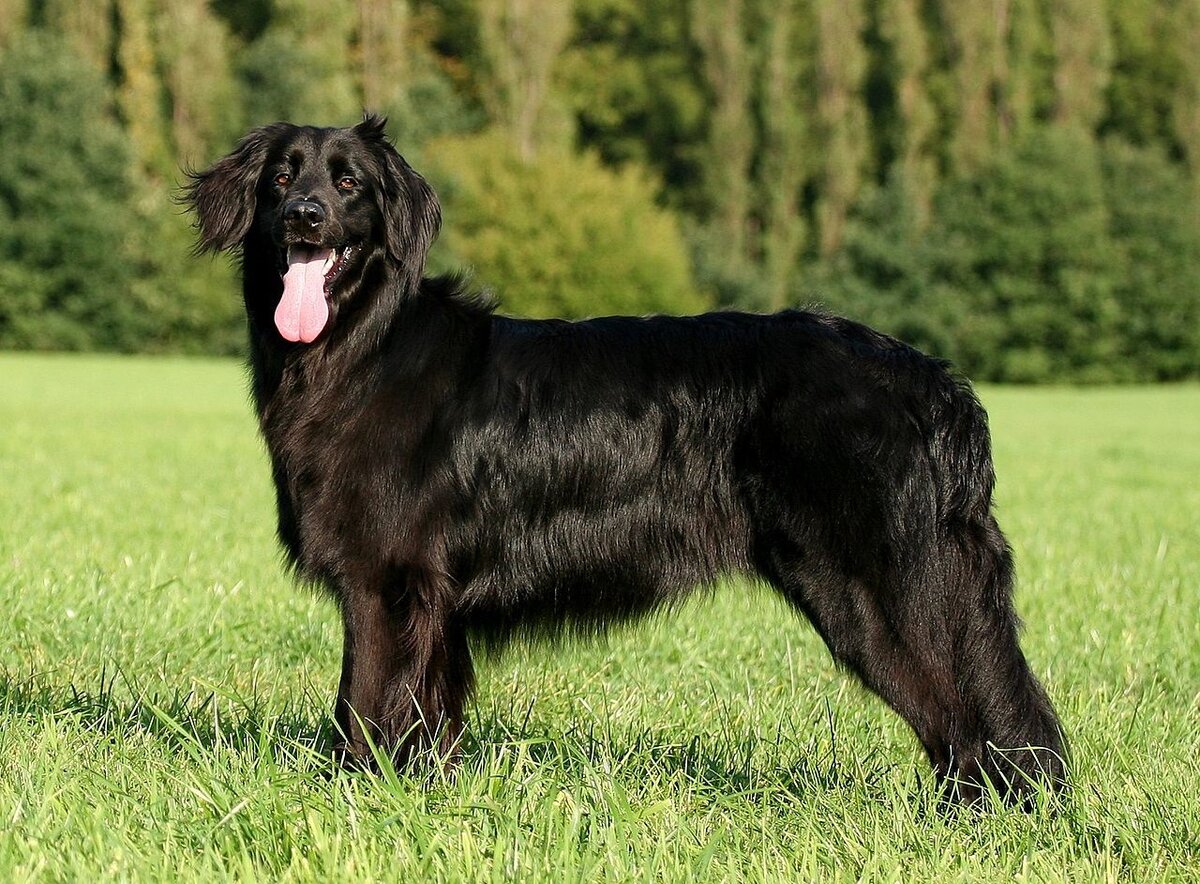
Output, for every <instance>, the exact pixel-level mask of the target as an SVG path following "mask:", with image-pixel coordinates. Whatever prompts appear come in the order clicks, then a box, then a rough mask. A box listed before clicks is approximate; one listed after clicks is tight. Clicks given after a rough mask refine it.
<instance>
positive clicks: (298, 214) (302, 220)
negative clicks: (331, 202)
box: [283, 200, 325, 227]
mask: <svg viewBox="0 0 1200 884" xmlns="http://www.w3.org/2000/svg"><path fill="white" fill-rule="evenodd" d="M283 218H284V220H285V221H288V222H291V223H293V224H306V225H308V226H309V227H316V226H317V225H318V224H320V223H321V222H323V221H324V220H325V209H324V208H322V206H321V204H320V203H318V202H317V201H316V200H292V201H291V202H290V203H288V204H287V205H286V206H285V207H284V209H283Z"/></svg>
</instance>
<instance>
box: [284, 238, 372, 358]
mask: <svg viewBox="0 0 1200 884" xmlns="http://www.w3.org/2000/svg"><path fill="white" fill-rule="evenodd" d="M354 252H355V247H354V246H343V247H342V248H339V249H331V248H326V247H324V246H318V245H313V244H311V243H295V244H293V245H290V246H288V247H287V249H286V251H285V252H284V264H285V267H284V269H283V271H282V273H281V275H282V276H283V296H282V297H281V298H280V299H279V306H278V307H276V308H275V327H276V328H277V329H279V334H281V335H282V336H283V337H284V339H285V340H288V341H296V342H298V343H304V344H311V343H312V342H313V341H315V340H316V339H317V337H318V336H319V335H320V334H321V332H322V331H324V330H325V326H326V325H327V324H328V323H329V299H328V295H329V291H330V289H331V288H332V287H333V284H334V283H335V282H337V280H338V278H339V277H340V276H341V275H342V274H343V273H344V272H345V270H346V267H347V266H348V265H349V263H350V259H351V258H353V257H354Z"/></svg>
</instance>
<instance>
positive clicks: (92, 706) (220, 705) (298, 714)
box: [0, 669, 333, 769]
mask: <svg viewBox="0 0 1200 884" xmlns="http://www.w3.org/2000/svg"><path fill="white" fill-rule="evenodd" d="M311 709H312V706H311V705H310V704H308V703H302V704H289V705H287V706H285V707H284V708H282V709H278V708H268V707H267V704H266V703H265V702H264V701H263V699H262V698H260V697H258V696H254V695H251V696H249V697H247V696H242V695H238V694H234V693H228V692H227V693H220V692H218V691H216V690H213V691H207V692H203V691H197V690H196V689H194V688H190V689H187V690H184V689H182V688H179V689H174V690H172V689H170V688H162V687H158V688H156V689H150V688H146V687H145V686H142V685H139V684H138V683H137V682H135V681H133V680H132V679H129V678H127V677H126V676H125V675H124V673H123V672H121V671H120V670H113V671H109V670H108V669H105V670H102V671H101V673H100V675H99V678H98V681H97V684H96V685H95V686H90V687H89V686H80V685H77V684H75V683H66V684H61V683H54V682H53V681H51V680H50V679H49V678H48V676H47V675H46V674H44V673H34V674H30V675H27V676H23V677H22V676H14V674H13V673H11V672H4V673H0V717H13V718H18V719H21V718H24V719H34V718H44V717H47V716H51V717H54V718H56V719H63V718H66V719H70V720H72V721H73V722H74V723H75V724H76V725H77V726H78V727H80V728H81V729H83V730H86V731H90V732H93V733H100V734H104V735H106V736H108V737H110V738H111V739H112V740H113V741H114V742H123V741H125V740H126V739H128V738H130V737H135V736H148V737H151V738H152V739H154V740H155V741H156V742H158V743H159V744H161V745H163V746H165V747H167V748H168V749H170V750H171V751H177V752H179V753H181V754H185V755H189V756H193V757H199V756H202V755H209V756H212V755H214V754H215V753H216V752H217V751H218V750H219V751H222V752H233V753H237V754H245V755H248V756H249V755H259V756H262V757H268V758H270V759H271V760H272V761H273V762H274V763H275V764H276V765H277V766H280V767H291V768H296V769H310V768H311V769H319V768H321V767H328V766H329V764H330V761H329V759H330V758H331V754H332V753H331V749H332V745H333V738H332V727H331V724H330V722H329V720H328V718H327V717H326V716H316V717H314V716H313V715H312V714H311Z"/></svg>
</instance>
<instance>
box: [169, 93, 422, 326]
mask: <svg viewBox="0 0 1200 884" xmlns="http://www.w3.org/2000/svg"><path fill="white" fill-rule="evenodd" d="M384 124H385V120H383V119H382V118H380V117H377V116H374V115H372V114H367V115H366V116H365V117H364V119H363V121H362V122H361V123H359V124H358V125H357V126H353V127H351V128H348V129H319V128H315V127H312V126H293V125H290V124H288V123H274V124H272V125H270V126H263V127H262V128H259V129H255V130H253V131H252V132H250V133H249V134H248V135H246V137H245V138H243V139H242V140H241V141H240V142H239V143H238V145H237V147H236V148H234V150H233V153H231V154H229V156H227V157H225V158H224V159H221V160H219V161H218V162H216V163H215V164H213V165H212V166H211V167H210V168H208V169H206V170H204V171H203V172H197V173H193V174H191V175H190V178H191V183H190V184H189V185H188V187H187V188H186V190H185V191H184V201H185V203H186V204H187V205H188V206H189V207H190V208H191V210H192V211H193V212H194V213H195V216H196V221H195V223H196V228H197V230H198V233H199V248H200V250H201V251H226V250H238V249H242V250H244V252H245V256H246V260H247V262H249V261H250V260H251V259H252V256H253V260H255V261H264V260H270V259H273V260H274V262H275V266H276V268H277V269H278V271H279V276H280V279H281V281H282V286H281V288H282V293H280V290H279V289H278V288H276V289H275V290H274V291H272V292H269V293H268V292H264V293H263V297H276V296H277V297H278V304H277V305H276V306H275V312H274V318H275V325H276V327H277V328H278V330H279V333H280V335H282V336H283V337H284V338H286V339H287V340H290V341H300V342H303V343H311V342H312V341H314V340H316V338H317V337H318V336H320V334H321V333H322V331H324V329H325V328H326V327H327V326H328V325H329V323H330V322H331V321H332V318H333V317H334V316H336V314H337V313H338V311H339V307H340V306H342V304H343V302H345V301H346V300H348V299H350V298H352V297H353V295H354V293H355V292H356V290H357V288H358V286H357V283H358V281H359V280H360V278H361V276H362V274H363V272H364V270H366V269H367V267H368V266H369V265H370V264H371V263H372V262H376V261H383V262H385V263H386V264H387V265H388V266H389V267H391V269H392V270H393V271H394V273H395V277H396V279H397V281H398V284H399V286H400V288H401V290H402V291H403V292H410V291H413V290H414V289H415V288H416V286H417V285H419V283H420V280H421V275H422V273H423V272H424V269H425V257H426V254H427V253H428V251H429V247H430V246H431V245H432V244H433V240H434V238H435V237H436V236H437V232H438V227H439V226H440V224H441V209H440V207H439V206H438V201H437V197H436V196H435V195H434V193H433V191H432V190H431V189H430V187H429V185H428V184H427V183H426V182H425V179H423V178H422V177H421V176H420V175H418V174H417V173H416V172H414V171H413V170H412V168H411V167H410V166H409V165H408V163H406V162H405V161H404V158H403V157H401V156H400V154H399V153H397V152H396V149H395V148H394V147H392V145H391V144H390V143H389V142H388V140H387V137H386V135H385V134H384Z"/></svg>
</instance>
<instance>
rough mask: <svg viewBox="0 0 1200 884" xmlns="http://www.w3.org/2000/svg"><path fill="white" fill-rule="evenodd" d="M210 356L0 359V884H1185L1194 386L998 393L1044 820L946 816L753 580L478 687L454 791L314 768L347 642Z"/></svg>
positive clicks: (1188, 870)
mask: <svg viewBox="0 0 1200 884" xmlns="http://www.w3.org/2000/svg"><path fill="white" fill-rule="evenodd" d="M245 386H246V385H245V382H244V378H243V375H242V372H241V369H240V368H239V367H238V366H236V365H235V364H233V363H230V362H216V361H213V362H208V361H182V360H178V361H177V360H150V359H123V358H99V357H36V356H15V355H0V477H2V481H3V491H2V492H0V592H2V593H3V605H4V618H3V622H4V624H5V625H4V632H3V636H4V639H3V641H2V642H0V880H4V881H12V880H17V881H20V880H88V881H105V880H127V879H130V878H138V879H159V880H213V879H225V878H237V879H269V880H326V879H333V878H345V879H349V880H368V879H380V880H389V881H401V880H404V881H408V880H422V879H431V880H464V879H465V880H503V881H509V880H531V879H532V880H539V879H540V880H553V881H576V880H578V881H594V880H612V881H630V880H645V881H664V880H668V881H673V880H733V879H751V880H785V879H796V880H812V879H820V880H839V879H841V880H855V879H867V880H901V881H928V880H977V881H989V882H992V881H998V880H1005V879H1009V878H1021V879H1029V880H1039V881H1041V880H1069V881H1091V880H1114V881H1116V880H1122V881H1123V880H1181V881H1183V880H1189V881H1195V880H1197V878H1198V877H1200V773H1198V759H1200V625H1198V623H1200V617H1198V608H1200V517H1198V515H1197V514H1198V513H1200V388H1196V387H1185V388H1164V389H1119V390H1115V389H1101V390H1066V389H1061V390H1060V389H1039V390H1014V389H988V390H985V391H984V394H983V398H984V401H985V404H986V405H987V406H988V408H989V410H990V412H991V414H992V425H993V430H994V434H995V444H996V459H997V466H998V471H999V474H1000V484H999V497H1000V507H1001V509H1000V515H1001V522H1002V524H1003V525H1004V527H1005V528H1006V530H1007V531H1008V532H1009V535H1010V537H1011V539H1012V541H1013V544H1014V546H1015V548H1016V551H1017V556H1018V566H1019V573H1020V582H1019V589H1018V596H1017V603H1018V607H1019V609H1020V611H1021V613H1022V615H1023V616H1024V618H1025V620H1026V622H1027V624H1028V625H1027V628H1026V631H1025V640H1024V641H1025V648H1026V651H1027V653H1028V655H1029V657H1030V658H1031V660H1032V662H1033V665H1034V667H1035V669H1036V670H1037V671H1038V672H1039V673H1041V674H1043V675H1044V678H1045V682H1046V685H1047V688H1048V690H1049V692H1050V694H1051V696H1052V697H1053V698H1054V699H1055V701H1056V703H1057V705H1058V708H1059V711H1060V713H1061V714H1062V717H1063V720H1064V723H1065V725H1066V727H1067V728H1068V732H1069V736H1070V738H1071V739H1072V742H1073V750H1074V768H1075V778H1076V788H1075V790H1074V791H1073V793H1072V794H1071V796H1070V798H1069V799H1068V800H1067V801H1066V803H1065V806H1064V808H1063V810H1062V812H1061V813H1059V814H1058V815H1057V816H1052V815H1050V814H1048V813H1045V812H1044V811H1042V812H1035V813H1033V814H1030V815H1026V814H1021V813H1018V812H997V813H993V814H988V815H978V814H974V813H963V814H959V815H956V816H950V817H947V816H943V815H939V814H938V813H937V812H936V809H935V803H934V800H933V794H932V790H931V784H930V782H929V776H928V774H927V771H926V767H925V763H924V760H923V758H922V757H921V754H920V751H919V748H918V747H917V745H916V742H915V740H914V739H913V738H912V736H911V735H910V733H909V732H908V730H907V728H906V727H905V726H904V725H903V724H902V723H901V722H900V721H899V719H897V718H896V717H895V716H894V715H892V714H891V713H890V712H888V711H887V710H886V709H885V708H884V707H883V706H882V704H881V703H880V702H878V701H877V700H875V699H874V698H873V697H871V696H869V695H867V694H866V693H864V692H863V691H862V690H861V689H859V688H858V687H856V686H855V685H854V684H853V683H851V681H850V680H849V679H847V678H846V677H844V676H842V675H841V674H839V673H838V672H837V671H836V670H835V669H834V667H833V666H832V665H831V664H830V662H829V660H828V657H827V655H826V653H825V652H824V650H823V648H822V646H821V645H820V642H819V641H818V640H817V639H816V638H815V636H814V634H813V632H812V630H811V629H810V628H809V627H808V626H807V625H806V624H805V623H803V622H801V621H800V620H798V619H796V618H795V617H793V616H792V615H791V614H790V613H789V612H788V611H787V610H786V609H784V608H783V607H782V606H781V605H780V604H778V603H777V602H776V601H775V600H774V599H773V598H772V597H771V596H769V595H768V594H767V593H765V592H764V591H762V590H760V589H757V588H754V587H750V586H746V585H743V584H731V585H729V586H725V587H723V588H722V589H721V591H720V592H718V593H717V594H716V596H715V597H714V598H712V599H710V600H703V601H700V602H697V603H696V604H694V605H692V606H690V607H688V608H686V609H685V611H684V613H683V616H681V617H678V618H675V619H672V620H654V621H651V622H649V623H647V624H645V625H643V626H641V627H638V628H637V629H635V630H629V631H621V632H618V633H616V634H614V635H613V636H612V637H611V638H610V639H609V640H607V641H605V642H600V643H583V644H573V645H570V646H569V647H566V648H559V649H557V650H554V651H550V650H547V649H546V648H544V647H532V648H528V649H523V650H518V651H515V652H513V653H510V654H508V655H506V656H504V657H502V658H500V659H499V660H495V661H490V662H486V663H484V665H483V667H482V672H481V676H480V690H479V696H478V701H477V703H476V704H475V706H474V708H473V711H472V714H471V721H470V728H469V736H468V741H467V744H466V748H465V763H464V767H463V768H462V770H461V771H460V773H459V774H458V776H457V777H456V778H455V779H454V780H453V781H435V782H433V783H431V784H421V783H416V782H414V781H411V780H408V779H404V778H397V777H394V776H383V777H378V778H376V777H365V776H348V775H335V776H332V777H330V776H326V775H323V772H324V771H326V764H325V762H324V760H323V758H322V757H321V755H320V754H319V753H320V751H322V750H323V749H324V747H325V746H326V740H327V737H326V736H325V734H326V728H327V725H326V712H327V710H328V708H329V707H330V704H331V699H332V691H333V689H334V685H335V681H336V674H337V670H338V658H339V653H340V635H339V633H338V630H337V628H336V617H335V614H334V610H333V608H332V606H331V604H330V603H329V602H328V601H326V600H324V599H321V598H318V597H315V596H314V595H312V594H310V593H307V592H304V591H297V590H296V589H295V588H293V586H292V585H291V583H290V581H289V579H288V577H287V576H286V574H285V573H284V571H283V569H282V568H281V566H280V564H279V557H278V555H277V553H276V547H275V543H274V537H273V519H274V515H273V509H272V507H273V503H272V500H273V498H272V494H271V491H270V486H269V478H268V473H267V469H266V467H265V463H264V455H263V452H262V449H261V447H260V444H259V442H258V440H257V438H256V437H255V434H254V421H253V419H252V417H251V415H250V409H249V406H248V404H247V402H246V397H245Z"/></svg>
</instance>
